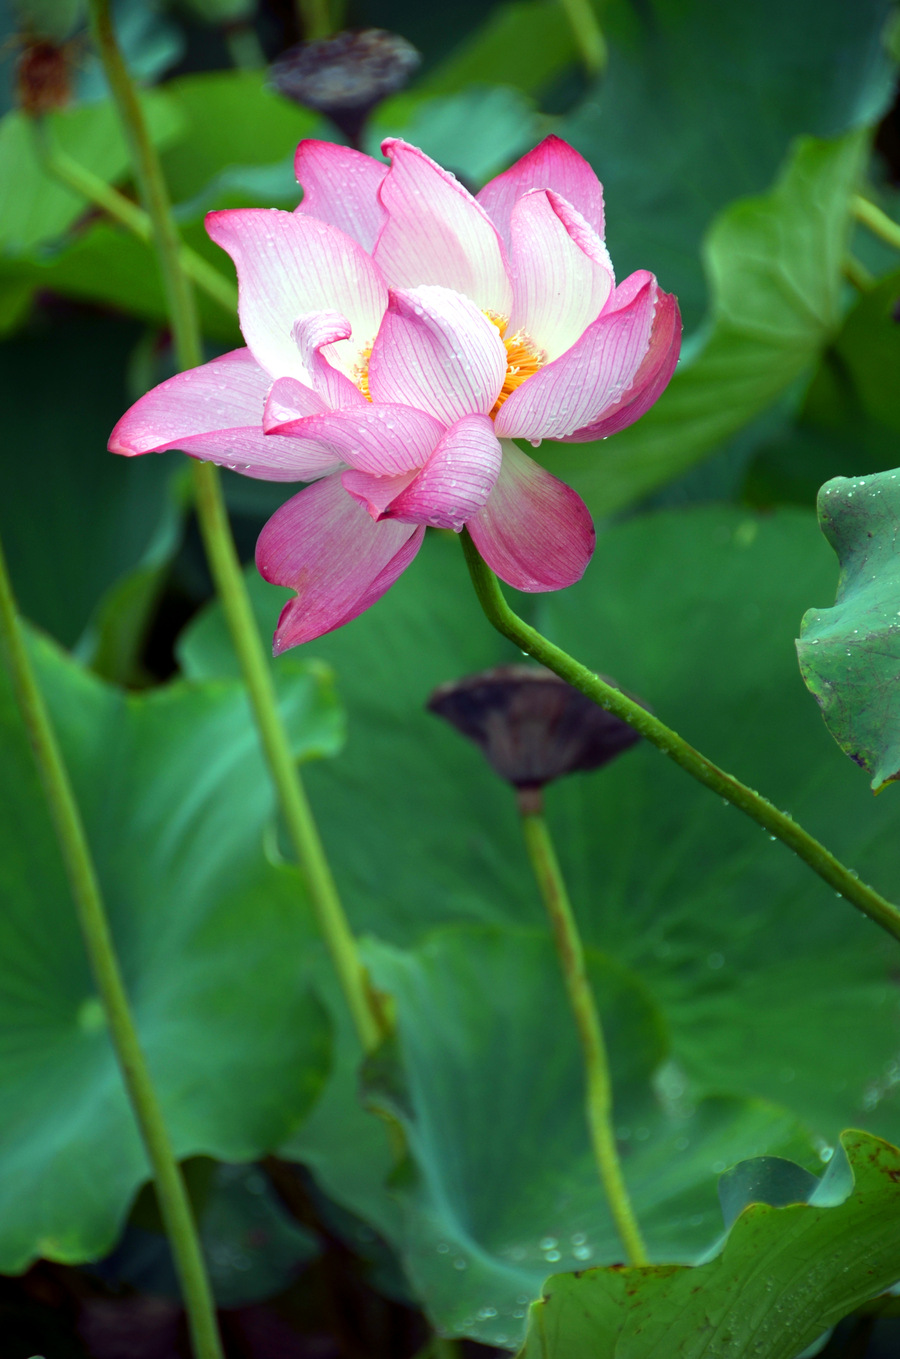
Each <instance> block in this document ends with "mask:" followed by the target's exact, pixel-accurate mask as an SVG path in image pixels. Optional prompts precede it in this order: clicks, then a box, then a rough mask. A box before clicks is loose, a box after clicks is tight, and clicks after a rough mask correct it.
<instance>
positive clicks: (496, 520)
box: [466, 439, 595, 591]
mask: <svg viewBox="0 0 900 1359" xmlns="http://www.w3.org/2000/svg"><path fill="white" fill-rule="evenodd" d="M502 445H503V466H502V468H501V470H500V476H499V477H498V478H497V484H496V486H495V487H494V489H493V491H492V492H491V494H490V497H489V498H488V501H487V504H486V505H485V506H484V507H483V509H481V510H479V512H478V513H477V514H476V515H475V517H474V518H473V519H470V520H469V522H468V524H467V525H466V528H467V529H468V531H469V533H470V534H471V535H472V539H473V541H474V543H475V546H476V547H477V548H478V551H479V552H480V553H481V555H482V557H483V558H484V560H485V561H486V562H487V564H488V566H489V567H490V568H491V570H492V571H496V573H497V575H498V576H500V578H501V580H505V581H506V583H507V584H508V585H512V586H513V587H514V588H515V589H517V590H528V591H541V590H561V589H563V588H564V587H565V586H567V585H573V584H574V583H575V581H576V580H580V579H581V577H582V576H583V575H584V571H585V568H586V567H587V564H588V562H589V561H590V559H591V556H592V555H593V551H594V537H595V535H594V525H593V523H592V521H591V516H590V514H589V513H588V510H587V506H586V505H585V504H584V502H583V501H582V499H581V497H580V496H578V495H576V494H575V492H574V491H573V490H572V488H571V487H570V486H566V485H565V483H564V482H562V481H558V480H557V479H556V477H554V476H551V475H550V473H549V472H546V471H545V470H544V468H543V467H539V466H538V464H537V463H536V462H535V461H534V459H533V458H529V457H526V455H525V454H524V453H520V452H519V450H518V448H516V446H515V444H514V443H511V442H510V441H509V440H508V439H504V440H502Z"/></svg>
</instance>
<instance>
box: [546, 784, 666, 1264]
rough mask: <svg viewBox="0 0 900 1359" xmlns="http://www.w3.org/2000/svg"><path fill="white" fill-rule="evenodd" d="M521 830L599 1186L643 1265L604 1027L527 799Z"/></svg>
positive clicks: (557, 873)
mask: <svg viewBox="0 0 900 1359" xmlns="http://www.w3.org/2000/svg"><path fill="white" fill-rule="evenodd" d="M520 811H521V814H522V829H523V831H524V833H525V845H526V847H527V849H528V856H529V858H530V859H531V866H532V868H533V869H534V876H535V877H536V878H537V882H538V886H539V888H540V890H541V896H542V897H543V899H544V905H545V906H546V908H547V914H548V916H549V917H550V924H551V926H552V927H553V937H554V940H555V942H556V952H557V955H558V957H559V962H560V967H561V968H562V973H563V978H564V980H565V984H566V991H567V992H568V996H569V1003H570V1005H571V1007H572V1013H573V1015H574V1016H575V1024H576V1027H577V1029H578V1037H579V1040H580V1042H581V1050H582V1054H583V1057H584V1073H585V1110H586V1113H587V1122H588V1130H589V1132H590V1135H591V1146H592V1148H593V1151H594V1159H595V1161H596V1163H597V1169H598V1171H599V1172H600V1181H601V1183H602V1185H603V1189H604V1191H605V1193H606V1199H607V1202H608V1204H609V1207H610V1211H611V1213H612V1216H613V1221H614V1222H615V1224H616V1230H617V1231H618V1233H619V1238H620V1240H621V1242H622V1245H623V1246H624V1248H625V1253H626V1255H627V1257H628V1262H629V1264H632V1265H646V1264H647V1263H648V1258H647V1250H646V1247H645V1246H644V1241H643V1237H642V1236H641V1230H640V1227H639V1226H638V1221H637V1217H636V1215H635V1211H634V1207H633V1206H632V1203H631V1199H630V1197H629V1194H628V1189H627V1187H626V1184H625V1177H624V1175H623V1174H622V1166H621V1163H620V1161H619V1152H618V1148H617V1147H616V1137H615V1131H614V1127H613V1097H612V1082H611V1080H610V1074H609V1061H608V1058H607V1052H606V1040H605V1039H604V1037H603V1025H602V1023H601V1020H600V1014H599V1011H598V1009H597V1004H596V1001H595V1000H594V995H593V992H592V991H591V985H590V982H589V980H588V976H587V969H586V967H585V961H584V947H583V945H582V942H581V936H580V934H579V932H578V925H577V922H576V920H575V915H574V912H573V910H572V906H571V903H570V901H569V894H568V892H567V891H566V884H565V881H564V879H563V875H562V872H561V870H560V867H559V861H558V859H557V857H556V851H555V849H554V847H553V841H552V839H551V838H550V830H549V828H548V826H547V823H546V821H545V820H544V817H543V815H542V813H541V812H540V811H539V810H537V808H536V807H535V806H534V805H533V803H532V802H531V801H530V800H525V799H521V800H520Z"/></svg>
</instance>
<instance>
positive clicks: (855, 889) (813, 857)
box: [461, 529, 900, 940]
mask: <svg viewBox="0 0 900 1359" xmlns="http://www.w3.org/2000/svg"><path fill="white" fill-rule="evenodd" d="M461 538H462V548H463V552H464V553H465V558H466V564H467V566H468V568H469V575H470V576H471V578H472V584H473V586H474V587H475V594H476V596H477V598H478V602H479V604H480V605H481V607H482V609H483V610H484V613H485V617H486V618H487V620H488V622H489V623H491V624H492V626H493V627H495V628H496V629H497V631H498V632H500V633H502V634H503V636H504V637H508V638H509V640H510V641H511V642H513V643H514V644H515V645H516V646H517V647H519V649H520V650H521V651H524V652H525V653H526V655H528V656H533V657H534V659H535V660H536V661H540V663H541V665H545V666H546V667H547V669H548V670H552V671H553V673H554V675H559V677H560V679H564V680H565V681H566V683H567V684H571V685H572V687H573V688H574V689H577V690H578V691H579V693H582V694H584V695H585V696H586V697H587V698H589V699H591V701H592V702H594V703H596V704H597V706H598V707H600V708H604V709H605V710H606V711H607V712H609V713H613V714H614V715H615V716H616V717H620V718H621V719H622V721H623V722H627V723H628V725H629V726H630V727H633V728H634V730H635V731H636V732H638V733H639V734H640V735H641V736H643V737H645V738H646V740H648V741H649V742H650V743H651V745H654V746H656V748H657V750H659V751H661V752H662V753H663V755H667V756H668V758H669V759H670V760H671V761H672V762H673V764H677V765H678V766H679V767H680V768H681V769H683V770H684V771H685V773H687V774H690V776H691V777H692V778H694V779H696V780H697V782H698V783H702V784H703V786H704V787H705V788H709V789H711V790H712V792H714V793H718V795H719V797H721V798H724V800H725V801H726V802H730V803H731V805H732V806H733V807H737V808H738V810H739V811H741V812H744V814H745V815H746V816H749V817H750V818H751V820H753V821H755V822H756V823H757V825H759V826H762V828H763V830H766V831H768V832H769V834H770V835H771V836H772V838H773V839H776V840H781V841H782V843H783V844H785V845H787V846H788V848H789V849H792V850H793V851H794V853H795V854H796V855H797V857H798V858H799V859H802V860H803V862H804V863H805V864H807V865H808V866H809V867H810V868H811V869H812V870H813V872H814V873H817V874H818V875H819V877H820V878H822V879H823V881H825V882H827V883H828V885H829V886H830V887H833V888H834V889H835V891H836V892H837V894H838V896H840V897H845V898H846V900H847V901H849V902H850V904H851V905H852V906H855V907H856V909H857V910H858V911H862V913H863V915H867V916H868V917H869V918H870V919H871V920H874V921H875V923H876V924H878V925H880V926H881V928H882V929H883V930H886V931H887V932H888V934H890V935H893V937H894V938H895V939H898V940H900V909H898V908H897V907H896V906H895V905H894V904H893V903H892V902H890V901H888V900H886V898H885V897H883V896H882V895H881V894H880V893H879V892H876V891H875V889H874V888H873V887H869V886H868V884H866V883H864V882H861V881H860V879H859V878H858V877H856V875H855V874H854V873H853V872H851V870H850V869H849V868H847V867H846V865H845V864H842V863H841V861H840V860H839V859H837V858H835V856H834V855H833V854H832V853H831V852H830V851H829V850H827V849H826V848H825V846H824V845H821V844H819V841H818V840H815V839H813V837H812V836H811V835H810V834H809V832H808V831H805V830H804V829H803V827H802V826H799V825H798V824H797V822H796V821H795V820H794V818H793V817H792V816H788V814H787V812H782V811H779V809H778V808H777V807H775V806H773V804H772V803H771V802H769V801H768V799H767V798H764V797H761V796H760V795H759V793H756V792H754V791H753V789H752V788H748V787H747V785H746V784H744V783H741V782H740V780H739V779H736V778H734V776H733V775H731V774H726V773H725V771H724V770H723V769H720V768H719V767H718V765H715V764H713V762H712V760H708V759H707V758H706V756H705V755H701V753H700V751H699V750H695V749H694V747H693V746H692V745H690V744H689V743H688V742H687V741H685V739H684V737H683V736H679V735H678V732H677V731H673V730H672V728H671V727H667V726H666V725H665V723H664V722H660V720H659V718H658V717H655V716H654V715H653V714H652V713H650V712H648V711H647V709H646V708H642V707H641V705H640V704H639V703H635V701H634V700H633V699H631V698H629V697H628V696H627V694H623V693H622V691H621V690H620V689H615V688H613V686H612V685H611V684H607V683H606V681H605V680H602V679H601V678H600V676H599V675H595V674H594V672H593V671H592V670H588V668H587V666H586V665H582V664H581V662H580V661H576V660H575V658H574V656H570V655H569V654H568V652H566V651H563V649H562V647H558V646H554V644H553V643H552V642H550V641H548V640H547V638H546V637H543V636H542V635H541V633H539V632H538V630H537V628H533V627H531V625H530V624H528V623H526V622H525V620H524V619H522V618H520V617H519V616H518V614H516V613H514V612H513V610H512V609H511V608H510V607H509V605H508V604H507V602H506V600H505V599H504V598H503V592H502V590H501V589H500V586H499V584H498V582H497V577H496V576H495V575H494V573H493V571H492V570H491V569H490V567H489V566H488V565H487V564H486V562H484V561H482V559H481V555H480V553H479V551H478V548H477V547H476V546H475V544H474V542H473V541H472V539H471V537H470V536H469V534H468V533H467V532H466V530H465V529H463V531H462V535H461Z"/></svg>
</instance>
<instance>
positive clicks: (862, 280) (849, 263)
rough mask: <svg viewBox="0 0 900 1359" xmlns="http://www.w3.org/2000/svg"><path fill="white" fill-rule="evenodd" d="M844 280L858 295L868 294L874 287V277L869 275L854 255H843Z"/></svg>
mask: <svg viewBox="0 0 900 1359" xmlns="http://www.w3.org/2000/svg"><path fill="white" fill-rule="evenodd" d="M842 269H843V274H844V278H845V279H846V280H847V282H848V283H852V284H853V287H854V288H855V289H856V291H857V292H858V293H867V292H870V291H871V289H872V288H874V287H875V276H874V274H872V273H870V272H869V270H868V269H867V268H866V266H865V265H864V264H863V262H862V260H858V259H857V258H856V256H855V255H845V256H844V263H843V265H842Z"/></svg>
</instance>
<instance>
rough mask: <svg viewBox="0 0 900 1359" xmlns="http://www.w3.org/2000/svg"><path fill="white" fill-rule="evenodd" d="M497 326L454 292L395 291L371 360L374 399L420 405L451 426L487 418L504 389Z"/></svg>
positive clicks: (503, 354) (502, 354)
mask: <svg viewBox="0 0 900 1359" xmlns="http://www.w3.org/2000/svg"><path fill="white" fill-rule="evenodd" d="M505 375H506V350H505V348H504V347H503V341H502V340H501V338H500V332H499V331H498V330H497V327H496V326H494V325H491V323H490V321H489V320H488V319H487V317H486V316H484V315H483V314H482V313H481V312H480V311H479V310H478V308H477V307H476V306H475V303H474V302H470V301H469V299H468V298H467V297H463V296H462V294H461V293H457V292H452V291H451V290H450V289H449V288H436V287H425V288H410V289H408V290H400V291H397V292H394V291H392V292H391V295H390V301H389V303H388V309H387V312H386V314H385V317H384V320H383V321H382V323H381V329H380V331H379V332H378V338H377V340H376V341H375V345H374V347H373V349H372V353H371V356H370V358H369V392H370V393H371V396H372V400H373V401H394V402H398V403H399V404H400V405H409V406H416V407H418V409H419V410H424V411H428V412H429V413H430V414H432V415H435V416H437V418H438V419H439V420H441V421H443V423H444V424H447V425H449V424H452V423H453V422H454V421H455V420H461V419H462V417H463V416H465V415H487V414H488V413H489V412H490V411H491V410H492V409H493V405H494V402H495V401H496V400H497V396H498V394H499V392H500V388H501V387H502V386H503V379H504V377H505Z"/></svg>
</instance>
